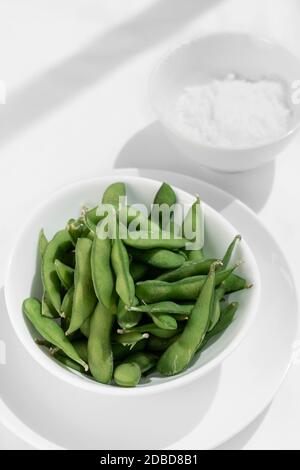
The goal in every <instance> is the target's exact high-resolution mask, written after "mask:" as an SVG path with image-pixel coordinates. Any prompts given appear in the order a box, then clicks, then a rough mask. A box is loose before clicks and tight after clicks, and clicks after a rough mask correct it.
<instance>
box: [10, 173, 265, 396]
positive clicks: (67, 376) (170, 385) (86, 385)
mask: <svg viewBox="0 0 300 470" xmlns="http://www.w3.org/2000/svg"><path fill="white" fill-rule="evenodd" d="M105 179H108V180H110V181H112V180H113V181H115V180H117V179H121V180H125V181H126V180H127V181H134V180H139V181H140V180H147V181H149V182H153V183H160V181H159V180H156V179H153V178H146V177H141V176H130V175H118V174H113V175H109V176H102V177H96V178H88V179H82V180H79V181H76V182H74V183H71V184H68V185H66V186H64V187H63V188H61V189H59V190H58V191H55V192H54V193H52V194H51V195H50V196H49V197H48V198H47V199H45V200H43V201H42V202H41V203H40V204H39V205H38V207H37V208H36V209H35V210H34V211H33V212H32V213H31V215H30V217H29V218H28V219H27V221H26V223H25V224H24V226H23V228H22V229H21V230H20V231H19V233H18V235H17V237H16V239H15V243H14V247H13V249H12V252H11V255H10V258H9V263H8V267H7V274H6V278H5V285H4V294H5V301H6V306H7V310H8V315H9V318H10V321H11V324H12V326H13V328H14V331H15V333H16V334H17V337H18V338H19V340H20V342H21V343H22V344H23V346H24V347H25V349H26V350H27V352H28V353H29V354H30V355H31V357H32V358H33V359H34V360H35V361H36V362H37V363H38V364H39V365H40V366H42V367H43V368H44V369H46V370H48V371H49V372H50V373H52V374H53V375H54V376H56V377H58V378H59V379H61V380H63V381H65V382H68V383H69V384H71V385H74V386H76V387H79V388H81V389H83V390H86V391H89V392H94V393H100V394H104V395H113V396H120V397H121V396H143V395H152V394H155V393H159V392H164V391H166V390H170V389H175V388H178V387H181V386H183V385H187V384H189V383H191V382H193V381H195V380H197V379H200V378H201V377H203V376H204V375H206V374H207V373H209V372H210V371H212V370H213V369H215V368H216V367H217V366H219V365H220V364H221V363H222V362H223V361H224V360H225V359H226V358H227V357H228V356H229V355H231V354H232V353H233V352H234V351H235V350H236V349H237V347H238V346H239V345H240V343H241V342H242V341H243V340H244V339H245V337H246V336H247V333H248V331H249V329H250V328H251V326H252V324H253V322H254V320H255V317H256V313H257V309H258V304H259V301H260V291H261V278H260V272H259V269H258V266H257V262H256V260H255V257H254V254H253V252H252V250H251V249H250V247H249V246H248V244H247V243H246V242H245V240H243V243H244V246H245V248H246V250H247V251H248V254H249V255H250V257H251V258H252V260H251V261H252V269H253V271H254V276H253V277H254V278H255V290H254V295H253V298H252V300H251V304H252V314H251V315H248V318H247V319H246V321H245V323H244V325H243V327H242V328H241V330H240V331H239V332H238V333H237V334H236V337H235V338H234V339H233V340H232V341H231V343H230V344H229V345H228V346H227V347H225V349H224V350H223V351H222V352H221V353H219V354H218V355H217V356H216V357H215V358H214V359H212V360H210V361H209V362H207V363H206V364H204V365H202V366H201V367H200V368H199V369H196V370H194V371H190V372H189V373H187V374H185V375H180V374H178V375H177V376H175V378H174V379H173V380H169V381H167V382H165V383H160V384H155V385H153V386H148V387H136V388H122V387H117V386H113V385H105V384H100V383H98V382H95V381H92V380H90V381H88V380H84V379H82V377H81V376H80V375H79V374H78V375H77V374H76V372H75V373H73V372H71V371H69V370H67V369H65V368H64V367H62V366H61V365H59V364H58V363H56V362H55V361H54V360H50V359H49V358H48V357H47V356H46V355H45V354H44V353H43V351H42V350H41V349H40V348H38V347H34V346H36V345H35V343H34V341H33V340H32V338H30V340H29V341H27V339H26V338H24V336H23V333H22V328H19V326H18V324H17V322H15V319H14V317H15V316H14V314H12V313H11V312H12V310H13V309H12V306H11V301H10V299H11V298H13V292H12V290H11V287H12V286H11V285H10V282H9V281H10V278H11V269H12V264H13V259H14V253H15V251H16V249H17V247H18V245H19V243H20V241H21V239H22V236H23V233H24V232H25V231H26V229H27V228H28V227H30V225H31V222H32V220H34V218H35V217H36V216H37V215H38V214H39V213H40V212H41V211H42V210H43V208H44V206H45V205H47V204H49V203H50V202H51V200H53V199H56V198H59V197H61V196H63V195H64V193H66V192H69V191H72V190H73V189H75V188H76V187H80V186H82V185H87V184H93V183H95V182H99V181H100V180H105ZM172 187H173V188H174V191H175V192H179V193H185V194H188V195H189V196H190V193H188V192H187V191H185V190H182V189H180V188H178V187H177V186H175V185H172ZM203 206H204V208H205V206H206V207H209V209H210V210H211V211H212V212H214V213H215V214H217V215H218V216H219V217H220V218H221V219H222V221H223V223H224V224H226V225H227V226H229V227H231V228H232V229H234V230H235V231H236V229H235V228H234V226H233V225H232V224H231V223H230V222H229V221H227V219H226V218H225V217H224V216H223V215H222V214H220V213H219V212H218V211H216V210H215V209H214V208H212V207H211V206H210V205H209V204H206V203H205V202H204V201H203ZM236 232H237V231H236Z"/></svg>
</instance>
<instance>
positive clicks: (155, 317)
mask: <svg viewBox="0 0 300 470" xmlns="http://www.w3.org/2000/svg"><path fill="white" fill-rule="evenodd" d="M144 307H147V305H145V306H144ZM156 310H157V309H156ZM134 312H135V313H139V312H140V310H139V307H131V308H129V309H128V313H134ZM144 312H145V313H147V315H149V317H150V318H151V319H152V321H153V323H154V324H155V325H156V326H157V327H158V328H162V329H164V330H176V328H177V321H176V320H175V318H174V317H172V316H171V315H169V313H171V312H167V311H166V312H158V311H155V308H152V309H151V308H146V310H145V309H144ZM123 328H125V327H123ZM127 328H128V327H127Z"/></svg>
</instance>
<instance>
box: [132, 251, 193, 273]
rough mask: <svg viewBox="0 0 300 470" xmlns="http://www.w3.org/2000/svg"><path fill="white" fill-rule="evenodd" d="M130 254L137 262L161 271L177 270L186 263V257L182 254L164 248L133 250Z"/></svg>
mask: <svg viewBox="0 0 300 470" xmlns="http://www.w3.org/2000/svg"><path fill="white" fill-rule="evenodd" d="M130 253H131V254H132V256H133V258H134V259H135V260H139V261H142V262H144V263H146V264H150V266H154V267H155V268H159V269H175V268H178V267H179V266H182V265H183V263H184V262H185V257H184V256H183V255H182V254H180V253H175V252H173V251H171V250H164V249H162V248H156V249H153V250H146V251H142V250H134V249H132V250H131V251H130Z"/></svg>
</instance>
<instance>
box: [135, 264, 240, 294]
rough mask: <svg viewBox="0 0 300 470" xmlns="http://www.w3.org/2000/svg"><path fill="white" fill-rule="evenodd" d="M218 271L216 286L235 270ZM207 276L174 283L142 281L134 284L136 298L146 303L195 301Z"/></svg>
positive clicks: (188, 278) (193, 277)
mask: <svg viewBox="0 0 300 470" xmlns="http://www.w3.org/2000/svg"><path fill="white" fill-rule="evenodd" d="M236 267H237V265H236V266H234V267H233V268H231V269H227V270H218V272H217V273H216V285H217V286H218V285H219V284H221V282H223V281H224V280H225V279H226V278H227V277H228V276H230V274H231V273H232V272H233V271H234V270H235V269H236ZM206 279H207V276H192V277H187V278H185V279H182V280H181V281H176V282H165V281H156V280H153V281H144V282H138V283H137V284H136V296H137V297H138V299H140V300H141V301H144V302H147V303H155V302H162V301H166V300H173V301H174V300H179V301H185V300H188V301H189V300H196V299H197V298H198V296H199V293H200V291H201V289H202V288H203V286H204V283H205V281H206Z"/></svg>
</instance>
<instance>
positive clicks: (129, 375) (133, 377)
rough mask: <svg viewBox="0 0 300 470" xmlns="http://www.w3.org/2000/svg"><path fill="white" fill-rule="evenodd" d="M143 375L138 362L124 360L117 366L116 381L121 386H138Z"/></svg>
mask: <svg viewBox="0 0 300 470" xmlns="http://www.w3.org/2000/svg"><path fill="white" fill-rule="evenodd" d="M141 375H142V374H141V369H140V368H139V366H138V365H137V364H135V363H132V364H131V363H126V362H124V363H123V364H120V365H118V366H117V367H116V369H115V372H114V381H115V383H116V384H117V385H120V387H136V386H137V385H138V383H139V381H140V380H141Z"/></svg>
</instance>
